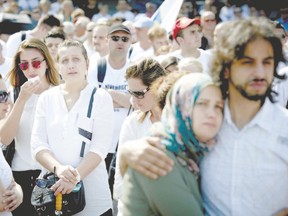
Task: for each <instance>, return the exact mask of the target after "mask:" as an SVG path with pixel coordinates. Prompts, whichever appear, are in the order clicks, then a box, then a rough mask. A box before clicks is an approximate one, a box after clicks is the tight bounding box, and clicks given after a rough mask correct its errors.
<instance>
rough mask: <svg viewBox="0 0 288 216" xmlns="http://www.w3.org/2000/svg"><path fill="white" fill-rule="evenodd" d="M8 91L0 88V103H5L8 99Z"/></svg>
mask: <svg viewBox="0 0 288 216" xmlns="http://www.w3.org/2000/svg"><path fill="white" fill-rule="evenodd" d="M9 96H10V92H6V91H1V90H0V103H6V102H7V101H8V99H9Z"/></svg>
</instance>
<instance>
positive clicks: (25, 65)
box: [18, 59, 45, 71]
mask: <svg viewBox="0 0 288 216" xmlns="http://www.w3.org/2000/svg"><path fill="white" fill-rule="evenodd" d="M43 61H45V59H43V60H34V61H32V62H31V65H32V67H33V68H34V69H39V68H40V66H41V63H42V62H43ZM18 65H19V67H20V69H21V70H22V71H23V70H27V69H28V68H29V62H22V63H19V64H18Z"/></svg>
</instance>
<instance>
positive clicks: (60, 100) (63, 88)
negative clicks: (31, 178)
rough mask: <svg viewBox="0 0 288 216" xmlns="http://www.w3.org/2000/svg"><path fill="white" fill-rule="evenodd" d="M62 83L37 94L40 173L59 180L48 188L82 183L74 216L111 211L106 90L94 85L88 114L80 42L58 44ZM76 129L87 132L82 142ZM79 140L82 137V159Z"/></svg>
mask: <svg viewBox="0 0 288 216" xmlns="http://www.w3.org/2000/svg"><path fill="white" fill-rule="evenodd" d="M57 59H58V66H59V73H60V74H61V77H62V79H63V81H64V82H63V84H61V85H60V86H57V87H54V88H52V89H50V90H48V91H47V92H45V94H43V95H41V96H40V98H39V101H38V104H37V108H36V116H35V122H34V126H33V132H32V153H33V156H34V157H35V158H36V160H37V161H38V162H39V163H40V164H41V165H42V166H43V169H42V173H41V174H45V173H46V172H47V171H50V172H52V171H53V169H54V167H56V174H57V176H58V177H59V178H60V179H59V180H58V181H57V182H56V183H55V184H54V185H53V186H52V187H51V189H52V190H54V191H55V195H57V194H58V193H62V194H69V193H70V192H71V191H72V190H73V189H74V187H75V185H76V184H77V182H78V181H79V180H83V183H84V187H85V197H86V206H85V208H84V210H83V211H82V212H80V213H78V214H77V215H85V216H95V215H105V216H106V215H107V216H108V215H109V216H110V215H111V216H112V200H111V195H110V190H109V186H108V176H107V171H106V167H105V162H104V159H105V157H106V155H107V153H108V149H109V146H110V144H111V141H112V140H111V139H112V135H113V127H114V121H113V102H112V98H111V97H110V95H109V93H107V92H106V91H105V90H104V89H97V91H96V93H95V95H94V103H93V107H92V113H91V118H88V117H87V110H88V105H89V101H90V97H91V94H92V91H93V89H94V86H93V85H91V84H88V82H87V79H86V76H87V67H88V58H87V53H86V50H85V48H84V46H83V45H82V43H81V42H78V41H72V40H66V41H64V42H63V43H62V44H60V45H59V48H58V57H57ZM78 128H82V129H85V130H87V131H89V132H91V133H92V139H91V141H90V142H87V139H84V138H83V137H82V136H81V135H80V134H79V133H78ZM82 141H86V147H85V152H84V155H83V157H81V156H80V150H81V144H82Z"/></svg>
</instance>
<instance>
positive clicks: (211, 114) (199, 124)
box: [192, 85, 224, 143]
mask: <svg viewBox="0 0 288 216" xmlns="http://www.w3.org/2000/svg"><path fill="white" fill-rule="evenodd" d="M223 109H224V101H223V99H222V95H221V91H220V89H219V88H218V87H217V86H214V85H209V86H207V87H205V88H204V89H203V90H202V92H201V93H200V95H199V97H198V100H197V101H196V102H195V105H194V108H193V111H192V124H193V125H192V127H193V131H194V134H195V136H196V138H197V139H198V140H199V141H200V142H203V143H205V142H207V141H209V140H211V139H213V138H214V137H215V135H216V134H217V133H218V131H219V129H220V127H221V124H222V119H223Z"/></svg>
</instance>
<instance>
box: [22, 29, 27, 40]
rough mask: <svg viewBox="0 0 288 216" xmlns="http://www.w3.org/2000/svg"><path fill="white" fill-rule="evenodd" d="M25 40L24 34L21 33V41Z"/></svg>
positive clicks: (23, 32)
mask: <svg viewBox="0 0 288 216" xmlns="http://www.w3.org/2000/svg"><path fill="white" fill-rule="evenodd" d="M25 39H26V32H25V31H21V41H24V40H25Z"/></svg>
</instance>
